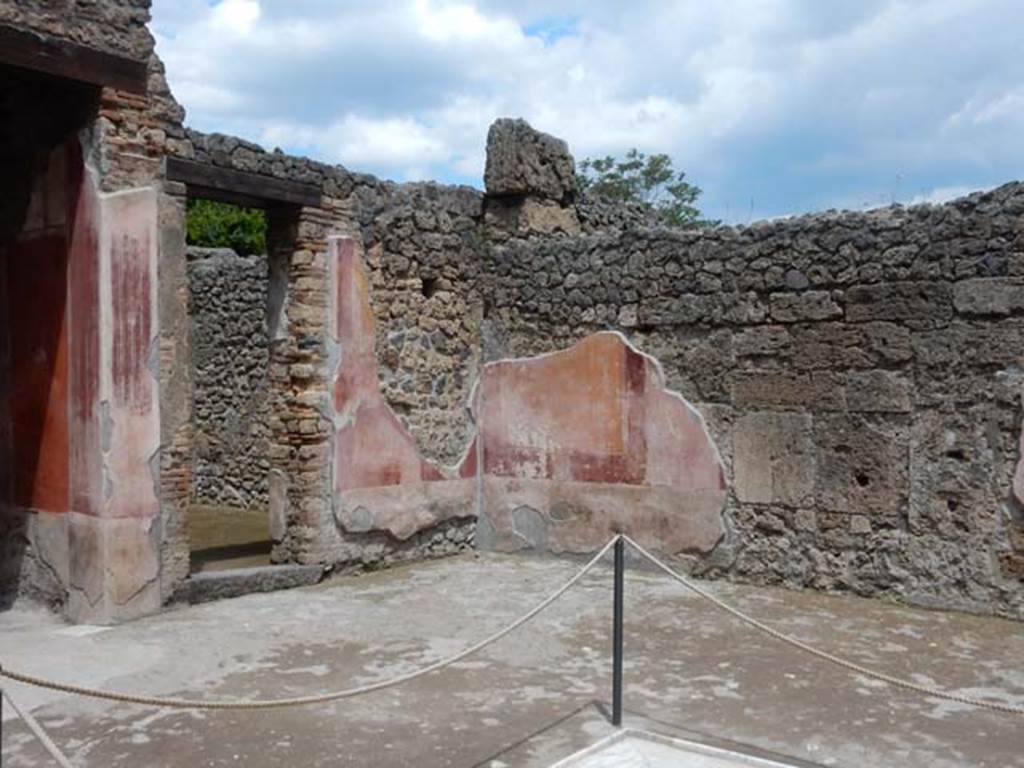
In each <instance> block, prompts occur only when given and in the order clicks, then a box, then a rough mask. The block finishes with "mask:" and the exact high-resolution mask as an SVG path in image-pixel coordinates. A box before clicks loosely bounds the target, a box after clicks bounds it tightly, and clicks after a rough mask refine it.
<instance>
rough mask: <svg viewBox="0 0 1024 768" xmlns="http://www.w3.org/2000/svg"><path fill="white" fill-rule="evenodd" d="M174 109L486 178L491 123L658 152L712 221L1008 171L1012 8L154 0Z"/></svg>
mask: <svg viewBox="0 0 1024 768" xmlns="http://www.w3.org/2000/svg"><path fill="white" fill-rule="evenodd" d="M152 29H153V32H154V34H155V36H156V38H157V51H158V52H159V54H160V55H161V57H162V58H163V60H164V62H165V63H166V65H167V72H168V79H169V80H170V83H171V87H172V89H173V90H174V93H175V95H176V96H177V98H178V100H179V101H180V102H181V103H182V104H183V105H184V106H185V108H186V110H187V111H188V117H187V122H188V124H189V125H191V126H192V127H194V128H198V129H200V130H204V131H222V132H225V133H231V134H234V135H237V136H242V137H244V138H247V139H250V140H253V141H256V142H258V143H260V144H262V145H264V146H265V147H267V148H268V149H269V148H273V147H281V148H282V149H284V150H285V151H288V152H292V153H298V154H304V155H308V156H311V157H315V158H318V159H322V160H326V161H329V162H338V163H342V164H343V165H345V166H346V167H348V168H351V169H353V170H359V171H369V172H372V173H376V174H377V175H379V176H383V177H386V178H392V179H397V180H400V181H404V180H412V179H431V178H432V179H439V180H444V181H449V182H460V183H467V184H472V185H474V186H477V187H479V186H481V185H482V182H481V177H482V174H483V162H484V141H485V137H486V133H487V126H488V125H489V124H490V123H491V121H492V120H494V119H495V118H496V117H501V116H513V117H525V118H526V119H527V120H529V121H530V122H531V123H532V124H533V125H534V126H535V127H537V128H539V129H541V130H544V131H547V132H549V133H553V134H555V135H557V136H560V137H562V138H564V139H566V140H567V141H568V142H569V146H570V148H571V149H572V151H573V154H574V155H575V156H576V158H577V160H579V159H581V158H583V157H587V156H591V157H593V156H599V155H605V154H621V153H623V152H625V151H626V150H627V149H629V148H631V147H637V148H639V149H641V150H643V151H645V152H648V153H652V152H666V153H668V154H669V155H671V156H672V158H673V159H674V161H675V163H676V166H677V167H678V168H680V169H683V170H685V171H686V172H687V175H688V178H689V179H690V180H692V181H693V182H695V183H696V184H698V185H699V186H701V187H702V188H703V189H704V196H703V198H702V207H703V208H704V211H705V213H706V214H707V215H709V216H711V217H715V218H721V219H725V220H727V221H736V222H745V221H748V220H750V219H756V218H762V217H767V216H778V215H785V214H791V213H800V212H804V211H809V210H818V209H823V208H829V207H839V208H862V207H865V206H874V205H881V204H887V203H890V202H892V201H896V202H904V203H906V202H913V201H919V200H942V199H948V198H949V197H953V196H956V195H958V194H961V193H963V192H966V191H969V190H974V189H980V188H985V187H990V186H995V185H997V184H1000V183H1002V182H1005V181H1008V180H1012V179H1019V178H1022V177H1024V55H1022V49H1024V45H1022V39H1024V32H1022V30H1024V3H1022V2H1020V0H719V2H708V0H675V2H671V1H670V0H663V1H661V2H657V1H655V0H630V1H629V2H626V1H625V0H452V1H450V2H449V1H447V0H219V1H218V2H210V1H209V0H155V2H154V7H153V24H152Z"/></svg>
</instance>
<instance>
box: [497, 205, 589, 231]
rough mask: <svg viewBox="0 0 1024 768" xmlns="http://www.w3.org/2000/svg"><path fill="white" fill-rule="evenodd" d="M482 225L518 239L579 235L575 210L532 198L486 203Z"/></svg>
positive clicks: (578, 224)
mask: <svg viewBox="0 0 1024 768" xmlns="http://www.w3.org/2000/svg"><path fill="white" fill-rule="evenodd" d="M485 221H486V223H487V224H488V225H490V226H493V227H497V228H499V229H501V230H504V231H505V232H508V233H511V234H514V235H517V236H519V237H527V236H529V235H554V234H564V235H577V234H579V232H580V221H579V218H578V217H577V216H576V209H575V208H573V207H572V206H562V205H561V204H559V203H557V202H555V201H554V200H538V199H536V198H532V197H528V198H526V199H523V200H518V199H517V200H515V201H512V202H508V201H506V200H502V199H496V200H489V201H488V202H487V205H486V214H485Z"/></svg>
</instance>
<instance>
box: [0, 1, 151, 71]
mask: <svg viewBox="0 0 1024 768" xmlns="http://www.w3.org/2000/svg"><path fill="white" fill-rule="evenodd" d="M149 5H150V4H149V2H148V0H102V2H97V0H58V1H57V2H54V0H17V1H16V2H10V3H3V4H2V5H0V24H11V25H13V26H16V27H21V28H22V29H26V30H31V31H33V32H41V33H43V34H47V35H52V36H54V37H58V38H61V39H64V40H70V41H72V42H74V43H78V44H79V45H85V46H88V47H89V48H95V49H97V50H101V51H105V52H106V53H112V54H116V55H118V56H127V57H128V58H132V59H137V60H144V59H146V58H148V57H149V54H150V52H151V51H152V48H153V39H152V37H151V36H150V34H149V30H148V29H147V28H146V24H147V23H148V22H149Z"/></svg>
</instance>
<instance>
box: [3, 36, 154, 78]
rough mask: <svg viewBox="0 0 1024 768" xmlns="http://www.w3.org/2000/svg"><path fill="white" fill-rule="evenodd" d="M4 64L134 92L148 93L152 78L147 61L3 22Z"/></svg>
mask: <svg viewBox="0 0 1024 768" xmlns="http://www.w3.org/2000/svg"><path fill="white" fill-rule="evenodd" d="M0 64H9V65H11V66H15V67H21V68H22V69H28V70H31V71H33V72H43V73H45V74H48V75H53V76H56V77H63V78H67V79H69V80H77V81H78V82H82V83H89V84H91V85H102V86H107V87H110V88H116V89H118V90H121V91H130V92H132V93H145V92H146V84H147V81H148V73H147V63H146V62H145V61H138V60H137V59H130V58H128V57H126V56H118V55H116V54H113V53H107V52H106V51H100V50H97V49H96V48H89V47H88V46H85V45H79V44H78V43H73V42H71V41H70V40H63V39H61V38H59V37H54V36H52V35H44V34H41V33H39V32H30V31H28V30H25V29H19V28H18V27H12V26H10V25H8V24H0Z"/></svg>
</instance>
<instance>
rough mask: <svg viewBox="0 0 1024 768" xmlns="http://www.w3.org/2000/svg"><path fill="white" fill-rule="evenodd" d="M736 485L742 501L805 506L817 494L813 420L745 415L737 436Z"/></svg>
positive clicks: (800, 416) (791, 415)
mask: <svg viewBox="0 0 1024 768" xmlns="http://www.w3.org/2000/svg"><path fill="white" fill-rule="evenodd" d="M732 485H733V488H734V489H735V491H736V496H737V498H738V499H739V500H740V501H743V502H750V503H756V504H783V505H786V506H801V505H807V504H809V503H811V500H812V497H813V493H814V444H813V441H812V431H811V417H810V416H809V415H808V414H804V413H784V412H759V413H746V414H743V415H742V416H740V417H739V418H738V419H737V420H736V423H735V426H734V428H733V435H732Z"/></svg>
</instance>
